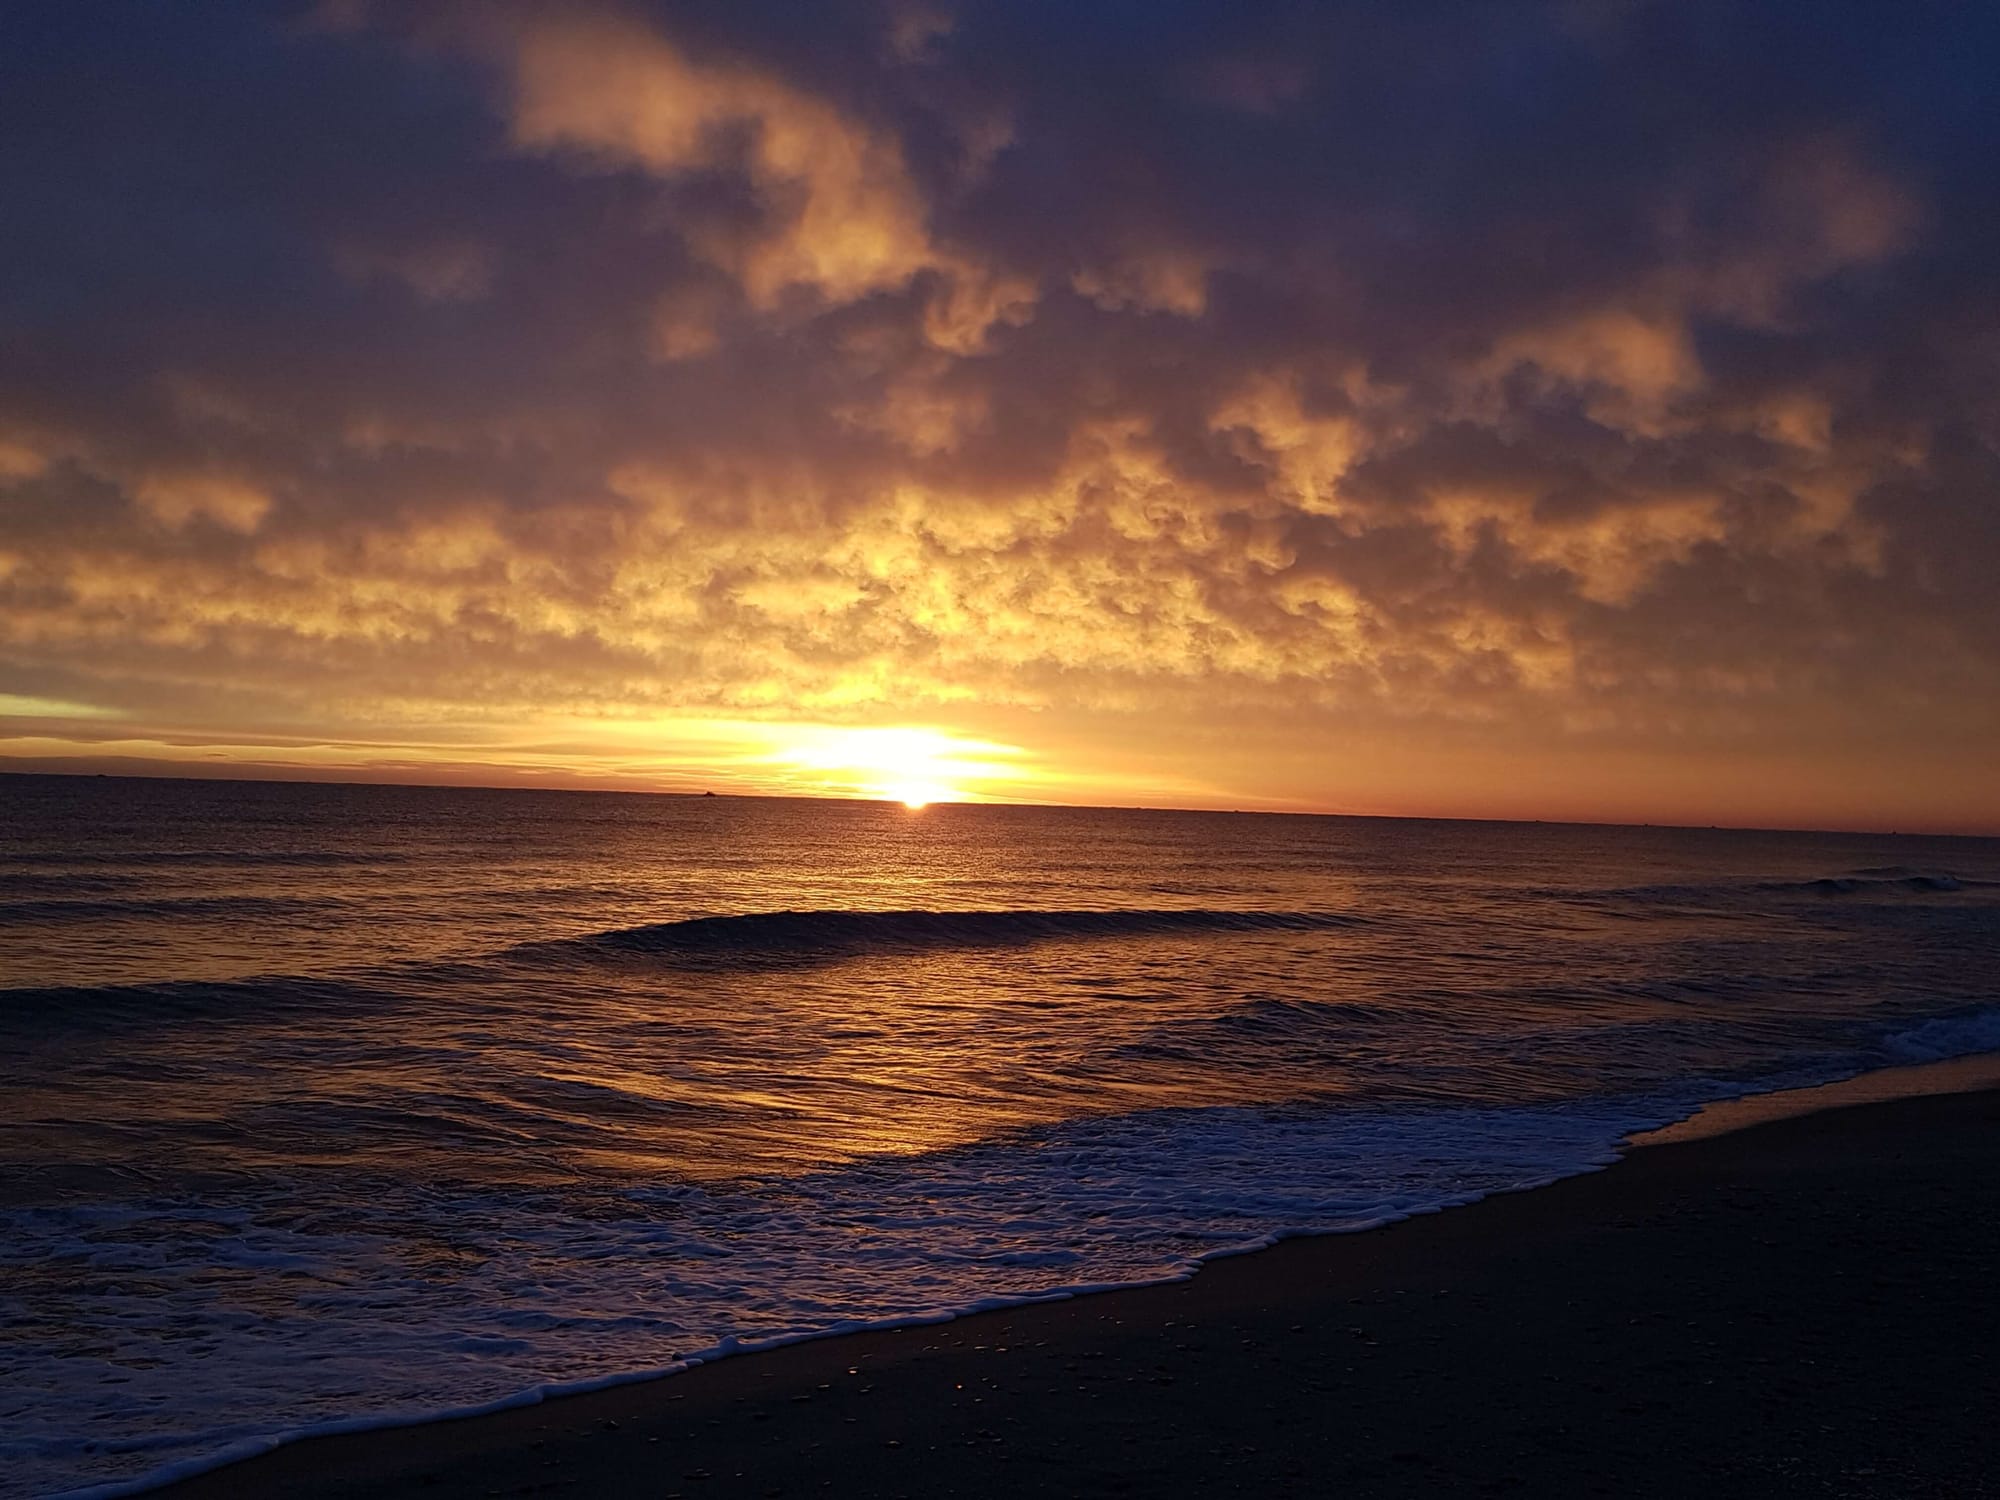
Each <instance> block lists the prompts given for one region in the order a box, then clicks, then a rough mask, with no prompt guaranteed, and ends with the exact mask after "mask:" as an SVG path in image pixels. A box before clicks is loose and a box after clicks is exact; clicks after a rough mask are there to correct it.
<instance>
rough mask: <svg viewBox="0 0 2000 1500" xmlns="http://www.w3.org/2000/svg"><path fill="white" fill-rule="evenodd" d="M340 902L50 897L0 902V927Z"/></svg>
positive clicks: (291, 912) (300, 908)
mask: <svg viewBox="0 0 2000 1500" xmlns="http://www.w3.org/2000/svg"><path fill="white" fill-rule="evenodd" d="M343 905H345V903H344V902H341V901H339V900H338V899H336V898H329V897H313V898H307V897H303V896H135V897H132V898H129V899H125V900H119V899H115V898H88V897H73V896H50V897H44V898H41V899H39V900H25V901H0V927H5V926H9V925H12V924H15V923H28V922H37V923H39V922H102V921H119V920H126V919H133V918H137V919H146V918H152V917H160V918H169V919H171V918H200V917H217V918H224V919H230V920H240V919H242V918H247V917H291V916H299V915H301V914H304V913H309V912H310V913H315V914H316V913H321V912H325V911H326V910H328V909H329V908H332V907H338V906H343Z"/></svg>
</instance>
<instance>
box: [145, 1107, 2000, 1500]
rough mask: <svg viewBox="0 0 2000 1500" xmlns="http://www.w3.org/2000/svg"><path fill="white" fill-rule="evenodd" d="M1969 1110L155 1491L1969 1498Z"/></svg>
mask: <svg viewBox="0 0 2000 1500" xmlns="http://www.w3.org/2000/svg"><path fill="white" fill-rule="evenodd" d="M1997 1278H2000V1093H1996V1092H1990V1091H1989V1092H1980V1093H1965V1094H1954V1095H1943V1096H1938V1097H1929V1098H1912V1099H1901V1100H1897V1101H1894V1102H1889V1103H1875V1104H1865V1105H1859V1106H1855V1107H1849V1108H1839V1109H1835V1110H1832V1111H1830V1112H1826V1113H1819V1114H1812V1115H1808V1116H1805V1117H1802V1118H1790V1119H1780V1120H1777V1121H1775V1122H1774V1123H1765V1124H1759V1125H1756V1126H1754V1127H1753V1128H1750V1129H1746V1130H1743V1131H1740V1132H1739V1133H1735V1134H1729V1135H1722V1136H1716V1137H1712V1138H1707V1139H1697V1140H1692V1141H1688V1142H1685V1143H1680V1144H1666V1145H1657V1146H1650V1147H1647V1148H1646V1149H1643V1150H1638V1151H1635V1152H1633V1153H1632V1154H1631V1155H1630V1156H1629V1157H1628V1158H1627V1159H1626V1160H1624V1161H1623V1162H1621V1163H1620V1164H1619V1165H1617V1166H1615V1167H1613V1168H1611V1169H1610V1170H1608V1171H1605V1172H1602V1173H1598V1174H1593V1175H1590V1176H1586V1177H1580V1178H1574V1179H1571V1180H1569V1181H1566V1182H1562V1183H1558V1184H1556V1185H1555V1186H1553V1187H1548V1188H1541V1189H1537V1190H1535V1191H1532V1192H1526V1193H1517V1194H1510V1195H1506V1196H1503V1197H1499V1198H1493V1199H1488V1200H1487V1201H1485V1202H1483V1203H1480V1204H1476V1205H1473V1206H1471V1207H1468V1208H1462V1209H1454V1210H1451V1211H1449V1212H1447V1213H1443V1214H1439V1215H1435V1216H1431V1217H1427V1218H1422V1219H1416V1220H1412V1221H1410V1222H1408V1223H1404V1224H1399V1225H1395V1226H1393V1227H1391V1228H1387V1229H1383V1230H1377V1231H1373V1232H1370V1233H1366V1234H1359V1235H1346V1236H1339V1237H1334V1238H1325V1239H1313V1240H1297V1241H1292V1242H1290V1243H1287V1244H1284V1245H1280V1246H1279V1247H1277V1248H1276V1249H1273V1250H1270V1251H1266V1252H1263V1253H1260V1254H1257V1255H1251V1256H1244V1257H1240V1258H1237V1259H1233V1260H1228V1261H1223V1262H1219V1263H1216V1264H1214V1265H1211V1266H1210V1267H1209V1268H1208V1269H1207V1270H1205V1271H1203V1272H1202V1273H1201V1274H1200V1275H1199V1276H1197V1277H1195V1278H1194V1279H1193V1280H1192V1281H1189V1282H1185V1283H1181V1284H1178V1285H1174V1286H1167V1287H1152V1288H1144V1289H1139V1290H1133V1291H1123V1292H1113V1293H1107V1294H1104V1295H1100V1296H1094V1297H1084V1298H1078V1299H1075V1300H1073V1301H1067V1302H1060V1303H1050V1304H1043V1305H1039V1306H1035V1307H1030V1308H1022V1309H1016V1310H1013V1311H1009V1312H1000V1313H989V1314H983V1315H980V1316H977V1317H968V1318H964V1319H961V1320H959V1321H956V1322H953V1323H947V1324H942V1325H939V1326H935V1327H930V1328H921V1329H910V1330H905V1331H902V1332H895V1333H872V1334H858V1335H853V1336H849V1337H845V1338H839V1339H829V1340H823V1341H819V1342H815V1343H808V1344H799V1345H793V1346H791V1347H789V1348H785V1349H779V1350H773V1351H770V1352H767V1353H763V1354H755V1355H747V1356H742V1357H738V1358H736V1359H731V1360H725V1361H722V1362H720V1363H718V1364H715V1365H711V1366H708V1367H705V1368H703V1369H699V1370H696V1371H692V1372H690V1373H688V1374H685V1375H680V1376H675V1377H672V1378H670V1379H666V1380H660V1381H652V1382H648V1383H645V1384H642V1385H633V1386H625V1387H621V1388H618V1389H615V1390H611V1391H605V1392H600V1393H597V1394H594V1395H587V1396H577V1397H570V1398H567V1399H564V1400H561V1401H553V1402H549V1403H547V1404H544V1405H541V1406H536V1407H527V1408H522V1409H518V1410H515V1411H510V1412H503V1413H499V1414H496V1415H493V1416H487V1417H478V1418H472V1419H468V1420H464V1421H457V1422H445V1423H434V1424H431V1425H427V1426H422V1427H412V1428H403V1429H398V1430H391V1431H382V1432H373V1433H364V1434H356V1435H352V1436H346V1437H335V1438H323V1439H318V1440H314V1441H311V1442H305V1443H299V1444H294V1445H291V1446H288V1447H284V1448H280V1449H278V1450H276V1451H275V1452H273V1453H270V1454H268V1455H266V1456H264V1457H262V1458H258V1459H254V1460H251V1461H249V1462H247V1463H243V1464H238V1465H234V1466H232V1467H229V1468H225V1469H220V1470H217V1471H214V1472H212V1473H210V1474H207V1475H204V1476H201V1477H199V1478H197V1479H194V1480H191V1481H188V1482H186V1483H183V1484H181V1485H178V1486H175V1487H173V1488H172V1489H170V1490H166V1491H161V1492H159V1493H161V1494H163V1495H168V1496H171V1497H173V1500H206V1497H219V1496H264V1495H272V1496H277V1495H283V1496H300V1497H336V1496H341V1497H354V1496H375V1497H401V1496H424V1497H437V1500H453V1497H459V1496H471V1497H480V1496H521V1495H555V1496H561V1495H568V1496H589V1497H596V1496H608V1497H625V1496H647V1497H650V1500H662V1497H668V1496H674V1495H682V1496H688V1497H698V1496H710V1495H713V1496H722V1495H730V1496H736V1495H754V1496H775V1495H784V1496H812V1495H885V1496H894V1495H906V1496H911V1497H930V1496H942V1495H990V1496H1015V1495H1083V1496H1096V1495H1103V1496H1127V1495H1183V1494H1186V1495H1209V1494H1223V1495H1233V1494H1255V1495H1273V1494H1277V1495H1308V1494H1310V1495H1318V1494H1328V1495H1347V1496H1405V1495H1407V1496H1417V1495H1423V1496H1435V1495H1458V1494H1466V1495H1510V1494H1511V1495H1523V1496H1530V1495H1532V1496H1545V1495H1557V1496H1569V1495H1617V1496H1634V1495H1646V1496H1670V1495H1673V1496H1677V1495H1697V1496H1702V1497H1705V1500H1709V1497H1716V1496H1753V1495H1754V1496H1770V1495H1814V1496H1819V1495H1829V1496H1884V1497H1887V1496H1898V1497H1902V1496H1952V1497H1980V1496H2000V1292H1996V1289H1995V1288H1996V1279H1997Z"/></svg>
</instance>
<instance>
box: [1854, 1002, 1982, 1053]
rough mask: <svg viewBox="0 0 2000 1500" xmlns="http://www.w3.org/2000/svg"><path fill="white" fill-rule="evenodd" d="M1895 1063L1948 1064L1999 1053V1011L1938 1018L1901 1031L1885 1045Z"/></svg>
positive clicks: (1885, 1049)
mask: <svg viewBox="0 0 2000 1500" xmlns="http://www.w3.org/2000/svg"><path fill="white" fill-rule="evenodd" d="M1883 1050H1884V1051H1885V1052H1886V1053H1887V1054H1888V1058H1889V1060H1890V1061H1892V1062H1910V1063H1919V1062H1946V1061H1949V1060H1951V1059H1953V1058H1958V1057H1970V1056H1972V1055H1974V1054H1975V1053H1980V1052H2000V1007H1995V1006H1987V1007H1983V1008H1981V1009H1979V1010H1972V1011H1964V1012H1961V1013H1960V1014H1958V1015H1955V1016H1938V1017H1935V1018H1934V1019H1932V1020H1929V1021H1924V1022H1922V1023H1920V1024H1919V1025H1916V1026H1912V1027H1910V1028H1909V1029H1908V1030H1907V1031H1899V1032H1897V1033H1896V1034H1895V1035H1893V1036H1891V1037H1890V1038H1889V1039H1888V1040H1887V1041H1886V1042H1884V1043H1883Z"/></svg>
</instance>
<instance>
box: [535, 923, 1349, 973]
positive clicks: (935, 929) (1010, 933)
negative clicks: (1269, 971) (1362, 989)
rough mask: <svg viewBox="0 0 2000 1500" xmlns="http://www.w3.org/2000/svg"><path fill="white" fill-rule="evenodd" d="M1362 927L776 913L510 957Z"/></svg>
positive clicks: (821, 955)
mask: <svg viewBox="0 0 2000 1500" xmlns="http://www.w3.org/2000/svg"><path fill="white" fill-rule="evenodd" d="M1359 921H1360V919H1359V918H1358V917H1351V916H1343V915H1339V914H1337V913H1333V912H1304V911H1212V910H1124V911H1120V910H1110V911H1026V910H1007V911H921V910H918V911H771V912H748V913H744V914H742V915H738V916H722V917H692V918H688V919H686V920H684V921H679V922H655V923H649V924H647V925H645V926H641V927H622V928H614V929H612V930H610V931H607V932H599V933H593V934H590V935H589V936H586V937H578V938H564V939H559V940H557V941H554V942H538V943H526V944H523V945H521V946H520V947H518V948H515V949H513V950H511V951H512V954H513V955H514V956H516V957H520V958H530V959H534V958H558V959H559V958H568V957H572V956H575V955H577V954H584V955H592V956H599V957H608V958H618V957H633V956H637V957H645V958H650V959H665V960H669V961H677V962H687V963H694V964H702V965H727V964H744V963H747V964H756V963H779V964H788V963H814V962H827V961H833V960H837V959H845V958H857V957H865V956H868V955H871V954H877V953H907V952H913V951H919V950H930V949H952V948H1006V947H1016V946H1020V945H1024V944H1028V943H1042V942H1058V941H1064V940H1073V939H1081V938H1091V939H1100V940H1102V939H1117V938H1139V937H1149V936H1154V935H1160V934H1173V933H1203V932H1245V933H1270V932H1314V931H1323V930H1326V929H1330V928H1342V927H1351V926H1355V925H1357V924H1358V923H1359Z"/></svg>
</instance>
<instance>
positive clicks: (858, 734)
mask: <svg viewBox="0 0 2000 1500" xmlns="http://www.w3.org/2000/svg"><path fill="white" fill-rule="evenodd" d="M1018 754H1019V752H1018V751H1016V750H1014V749H1013V747H1011V746H1004V745H993V744H989V743H985V742H982V741H978V740H965V739H960V738H958V737H957V736H954V735H950V734H945V733H942V732H940V731H938V730H933V729H844V728H843V729H832V728H817V729H813V730H809V731H805V732H803V733H802V734H801V736H800V740H799V743H797V744H796V745H793V746H790V747H788V748H787V749H785V750H783V751H781V752H779V754H778V755H777V756H776V757H775V758H776V759H779V760H782V761H784V762H786V763H788V764H790V765H793V766H797V767H799V768H801V769H802V770H806V771H809V772H812V773H815V776H816V779H817V780H818V781H819V784H820V785H822V786H824V787H825V788H826V789H827V790H829V791H837V792H840V793H843V794H845V795H848V796H857V797H872V798H876V799H878V800H880V801H883V802H900V803H902V804H903V806H905V807H907V808H909V809H911V810H912V811H915V810H916V809H918V808H922V807H928V806H930V805H931V804H932V803H934V802H962V801H964V800H965V799H966V798H967V797H969V796H974V795H977V794H976V792H975V791H974V788H976V787H977V786H978V785H979V784H980V783H981V782H986V781H992V780H994V779H996V778H997V777H999V776H1003V775H1007V774H1008V773H1009V772H1010V771H1012V770H1013V769H1014V768H1012V767H1009V766H1005V765H1002V764H999V763H998V762H997V761H996V760H995V759H993V757H995V756H1002V755H1006V756H1014V755H1018Z"/></svg>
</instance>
